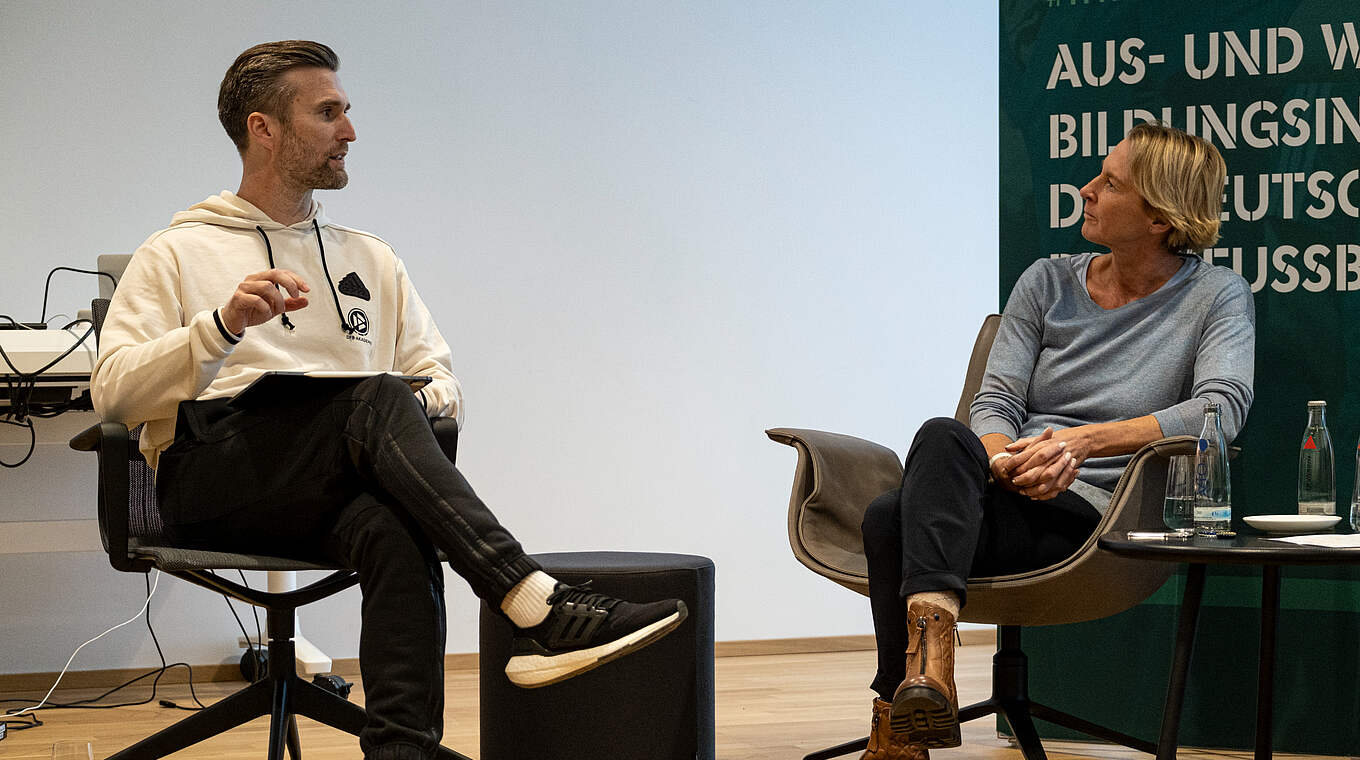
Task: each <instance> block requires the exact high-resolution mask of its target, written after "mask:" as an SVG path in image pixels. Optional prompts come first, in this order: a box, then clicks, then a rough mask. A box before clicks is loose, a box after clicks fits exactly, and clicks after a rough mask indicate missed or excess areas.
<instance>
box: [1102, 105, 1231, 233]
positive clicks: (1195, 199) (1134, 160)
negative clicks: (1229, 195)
mask: <svg viewBox="0 0 1360 760" xmlns="http://www.w3.org/2000/svg"><path fill="white" fill-rule="evenodd" d="M1125 139H1126V140H1128V143H1129V175H1130V176H1129V179H1130V181H1131V182H1132V183H1133V188H1134V190H1136V191H1138V194H1139V195H1141V196H1143V200H1144V201H1146V202H1147V204H1148V206H1149V207H1151V208H1152V210H1153V211H1154V212H1155V213H1156V214H1157V215H1159V216H1161V217H1162V218H1164V219H1165V220H1166V222H1167V224H1170V225H1171V232H1170V234H1168V235H1167V238H1166V245H1167V248H1169V249H1171V251H1172V252H1173V253H1193V252H1194V251H1196V250H1199V249H1203V248H1208V247H1209V246H1211V245H1213V244H1214V243H1216V242H1218V227H1219V215H1220V213H1221V212H1222V208H1223V187H1224V185H1225V183H1226V182H1227V177H1228V168H1227V166H1226V165H1224V163H1223V156H1221V155H1219V153H1218V149H1217V148H1215V147H1214V146H1213V143H1210V142H1209V141H1208V140H1205V139H1203V138H1201V137H1195V136H1194V135H1191V134H1187V133H1185V132H1183V131H1181V130H1179V129H1176V128H1175V127H1171V126H1168V125H1166V124H1162V123H1160V122H1153V123H1144V124H1139V125H1138V126H1136V127H1134V128H1133V129H1132V130H1130V131H1129V134H1128V135H1127V137H1126V138H1125Z"/></svg>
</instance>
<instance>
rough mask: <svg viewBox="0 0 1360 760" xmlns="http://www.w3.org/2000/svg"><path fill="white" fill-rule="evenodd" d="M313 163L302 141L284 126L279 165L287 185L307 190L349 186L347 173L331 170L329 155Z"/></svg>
mask: <svg viewBox="0 0 1360 760" xmlns="http://www.w3.org/2000/svg"><path fill="white" fill-rule="evenodd" d="M313 161H315V159H314V158H312V157H310V156H308V155H307V150H306V148H305V147H304V146H303V144H302V141H301V140H299V139H298V138H297V137H296V136H295V135H294V134H293V131H292V130H291V129H290V128H288V127H287V125H285V126H284V132H283V145H282V148H281V160H280V164H281V165H282V169H283V173H284V175H285V177H286V178H287V180H288V182H289V184H292V185H294V186H297V187H301V188H305V189H307V190H340V189H342V188H344V187H345V185H348V184H349V172H347V171H345V170H344V169H333V168H331V165H330V156H329V155H327V156H323V157H322V159H321V162H320V163H312V162H313Z"/></svg>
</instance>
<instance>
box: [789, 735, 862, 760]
mask: <svg viewBox="0 0 1360 760" xmlns="http://www.w3.org/2000/svg"><path fill="white" fill-rule="evenodd" d="M868 748H869V737H867V736H866V737H864V738H863V739H856V740H854V741H852V742H846V743H844V744H837V745H836V746H834V747H827V748H826V749H820V750H817V751H816V752H813V753H812V754H811V755H807V756H806V757H804V758H803V760H831V758H833V757H840V756H841V755H849V754H852V753H855V752H863V751H864V750H866V749H868Z"/></svg>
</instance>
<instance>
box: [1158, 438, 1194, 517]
mask: <svg viewBox="0 0 1360 760" xmlns="http://www.w3.org/2000/svg"><path fill="white" fill-rule="evenodd" d="M1162 522H1164V523H1166V527H1167V528H1169V529H1170V530H1171V532H1172V533H1173V534H1175V535H1177V536H1190V535H1193V534H1194V532H1195V458H1194V457H1193V456H1176V457H1171V460H1170V461H1169V462H1168V463H1167V468H1166V499H1165V500H1164V501H1163V502H1162Z"/></svg>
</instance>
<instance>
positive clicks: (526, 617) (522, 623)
mask: <svg viewBox="0 0 1360 760" xmlns="http://www.w3.org/2000/svg"><path fill="white" fill-rule="evenodd" d="M556 587H557V579H556V578H554V577H552V576H551V575H548V574H547V573H545V572H543V571H542V570H535V571H533V572H532V573H529V575H528V576H526V577H525V578H524V580H522V581H520V582H519V583H516V584H515V587H514V588H512V589H510V593H508V594H506V595H505V598H504V599H502V600H501V612H504V613H505V614H506V617H509V618H510V622H512V623H514V624H515V625H517V626H519V627H520V628H532V627H534V626H536V625H538V624H539V623H542V622H543V620H544V618H546V617H548V613H549V612H551V611H552V607H550V606H548V596H549V595H550V594H552V592H553V589H554V588H556Z"/></svg>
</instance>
